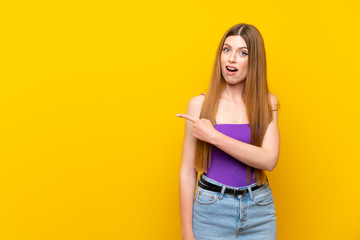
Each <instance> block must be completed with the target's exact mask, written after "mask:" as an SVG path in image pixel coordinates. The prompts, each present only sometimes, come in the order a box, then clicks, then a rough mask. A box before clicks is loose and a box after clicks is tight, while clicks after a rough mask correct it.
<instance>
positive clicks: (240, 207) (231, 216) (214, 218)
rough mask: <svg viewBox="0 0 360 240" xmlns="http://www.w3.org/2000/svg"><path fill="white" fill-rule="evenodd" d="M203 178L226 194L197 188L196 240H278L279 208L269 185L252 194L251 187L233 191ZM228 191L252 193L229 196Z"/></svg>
mask: <svg viewBox="0 0 360 240" xmlns="http://www.w3.org/2000/svg"><path fill="white" fill-rule="evenodd" d="M202 177H203V178H204V179H205V180H206V181H208V182H210V183H212V184H215V185H218V186H220V187H222V192H214V191H211V190H206V189H204V188H202V187H200V186H198V184H197V189H196V196H195V199H194V205H193V232H194V236H195V239H196V240H222V239H226V240H227V239H229V240H230V239H244V240H259V239H260V240H273V239H277V229H276V215H275V204H274V197H273V194H272V190H271V188H270V186H269V181H267V183H266V184H264V185H262V186H261V187H260V188H258V189H256V190H254V191H251V189H250V187H253V186H256V183H254V184H251V185H248V186H244V187H238V188H235V187H231V186H227V185H224V184H221V183H219V182H217V181H215V180H213V179H211V178H209V177H207V176H205V175H204V174H202ZM225 188H231V189H249V192H248V193H246V195H233V194H229V193H225V192H224V191H225Z"/></svg>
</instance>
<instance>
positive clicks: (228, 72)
mask: <svg viewBox="0 0 360 240" xmlns="http://www.w3.org/2000/svg"><path fill="white" fill-rule="evenodd" d="M226 67H233V66H230V65H226V66H225V71H226V74H227V75H229V76H233V75H235V74H236V73H237V72H238V71H239V69H238V70H237V71H236V72H230V71H229V70H227V68H226ZM236 69H237V68H236Z"/></svg>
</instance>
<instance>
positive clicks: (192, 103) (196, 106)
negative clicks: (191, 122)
mask: <svg viewBox="0 0 360 240" xmlns="http://www.w3.org/2000/svg"><path fill="white" fill-rule="evenodd" d="M204 99H205V96H204V95H197V96H194V97H192V98H191V99H190V100H189V103H188V106H187V110H186V114H188V115H190V116H192V117H196V118H198V117H199V116H200V111H201V107H202V104H203V102H204Z"/></svg>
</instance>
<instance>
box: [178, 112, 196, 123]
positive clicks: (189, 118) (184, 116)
mask: <svg viewBox="0 0 360 240" xmlns="http://www.w3.org/2000/svg"><path fill="white" fill-rule="evenodd" d="M176 116H178V117H182V118H185V119H187V120H190V121H192V122H195V119H194V118H193V117H191V116H189V115H186V114H176Z"/></svg>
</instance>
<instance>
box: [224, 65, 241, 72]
mask: <svg viewBox="0 0 360 240" xmlns="http://www.w3.org/2000/svg"><path fill="white" fill-rule="evenodd" d="M226 69H227V70H228V71H229V72H237V70H238V69H237V68H236V67H230V66H226Z"/></svg>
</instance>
